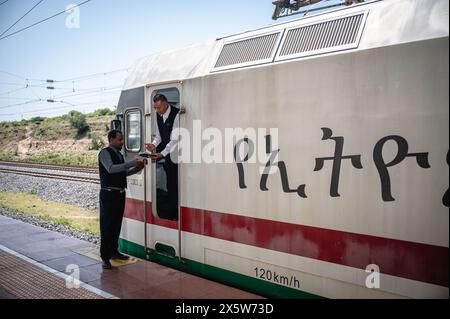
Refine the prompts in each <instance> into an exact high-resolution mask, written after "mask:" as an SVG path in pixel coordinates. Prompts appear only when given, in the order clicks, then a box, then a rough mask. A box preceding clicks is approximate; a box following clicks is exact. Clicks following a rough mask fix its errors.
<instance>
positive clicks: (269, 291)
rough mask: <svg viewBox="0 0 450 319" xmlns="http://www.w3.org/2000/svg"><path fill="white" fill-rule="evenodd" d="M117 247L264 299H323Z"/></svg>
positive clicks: (125, 245) (139, 248)
mask: <svg viewBox="0 0 450 319" xmlns="http://www.w3.org/2000/svg"><path fill="white" fill-rule="evenodd" d="M119 245H120V250H121V251H122V252H123V253H126V254H129V255H132V256H135V257H137V258H141V259H146V260H149V261H152V262H156V263H158V264H161V265H164V266H167V267H170V268H174V269H177V270H180V271H184V272H187V273H190V274H194V275H199V276H202V277H204V278H208V279H211V280H214V281H218V282H222V283H224V284H227V285H230V286H233V287H236V288H240V289H245V290H247V291H251V292H253V293H256V294H260V295H263V296H266V297H271V298H302V299H319V298H323V297H320V296H317V295H313V294H310V293H307V292H304V291H300V290H297V289H292V288H289V287H285V286H281V285H277V284H274V283H271V282H267V281H264V280H261V279H257V278H252V277H249V276H245V275H242V274H239V273H236V272H233V271H229V270H225V269H222V268H218V267H214V266H210V265H207V264H203V263H199V262H197V261H194V260H190V259H184V258H183V261H184V262H183V263H180V262H179V259H178V258H173V257H169V256H166V255H163V254H160V253H157V252H156V251H155V250H153V249H148V254H146V253H145V248H144V247H143V246H141V245H138V244H135V243H133V242H130V241H127V240H125V239H120V240H119Z"/></svg>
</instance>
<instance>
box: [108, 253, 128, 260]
mask: <svg viewBox="0 0 450 319" xmlns="http://www.w3.org/2000/svg"><path fill="white" fill-rule="evenodd" d="M111 259H116V260H128V259H130V257H129V256H127V255H123V254H121V253H117V254H115V255H113V256H112V257H111Z"/></svg>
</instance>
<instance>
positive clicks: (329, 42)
mask: <svg viewBox="0 0 450 319" xmlns="http://www.w3.org/2000/svg"><path fill="white" fill-rule="evenodd" d="M367 13H368V12H362V13H361V12H360V13H358V14H353V15H350V16H345V17H341V18H339V19H334V20H331V21H325V22H318V23H314V24H309V25H303V26H301V27H294V28H290V29H287V30H286V34H285V36H284V38H283V42H282V44H281V48H280V50H279V52H278V55H277V57H276V59H275V60H276V61H280V60H287V59H292V58H298V57H304V56H310V55H315V54H321V53H328V52H335V51H341V50H348V49H354V48H357V47H358V45H359V40H360V39H361V35H362V31H363V29H364V24H365V20H366V18H367Z"/></svg>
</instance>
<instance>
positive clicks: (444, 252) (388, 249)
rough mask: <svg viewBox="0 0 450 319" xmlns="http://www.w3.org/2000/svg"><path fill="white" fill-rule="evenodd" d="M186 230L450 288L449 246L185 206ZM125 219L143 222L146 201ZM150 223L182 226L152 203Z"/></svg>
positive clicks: (129, 205) (133, 203)
mask: <svg viewBox="0 0 450 319" xmlns="http://www.w3.org/2000/svg"><path fill="white" fill-rule="evenodd" d="M181 213H182V217H183V218H182V230H183V231H186V232H191V233H194V234H199V235H204V236H209V237H213V238H218V239H222V240H227V241H232V242H236V243H240V244H246V245H251V246H256V247H260V248H265V249H270V250H275V251H279V252H284V253H288V254H292V255H297V256H303V257H308V258H313V259H318V260H322V261H326V262H331V263H335V264H340V265H344V266H349V267H354V268H359V269H366V267H367V266H368V265H370V264H376V265H378V266H379V267H380V270H381V272H382V273H384V274H387V275H392V276H396V277H402V278H408V279H412V280H417V281H423V282H427V283H431V284H436V285H440V286H445V287H448V283H449V282H448V269H449V265H448V248H447V247H440V246H433V245H427V244H421V243H414V242H407V241H402V240H396V239H389V238H383V237H375V236H369V235H364V234H355V233H349V232H342V231H337V230H331V229H324V228H317V227H310V226H303V225H296V224H289V223H284V222H278V221H271V220H265V219H259V218H254V217H245V216H239V215H233V214H226V213H219V212H212V211H207V210H202V209H194V208H187V207H182V208H181ZM125 217H127V218H130V219H135V220H138V221H144V207H143V203H142V201H139V200H134V199H128V198H127V202H126V206H125ZM147 223H149V224H154V225H158V226H162V227H168V228H172V229H177V228H178V226H177V225H178V224H177V222H172V221H167V220H163V219H160V218H155V217H154V216H153V214H152V205H151V203H147Z"/></svg>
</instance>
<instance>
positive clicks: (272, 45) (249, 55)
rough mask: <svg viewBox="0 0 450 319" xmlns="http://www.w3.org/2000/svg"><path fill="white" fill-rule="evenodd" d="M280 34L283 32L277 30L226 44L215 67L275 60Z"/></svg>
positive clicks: (221, 67) (220, 67)
mask: <svg viewBox="0 0 450 319" xmlns="http://www.w3.org/2000/svg"><path fill="white" fill-rule="evenodd" d="M280 34H281V32H277V33H272V34H268V35H264V36H260V37H256V38H251V39H246V40H242V41H238V42H232V43H227V44H225V45H224V46H223V48H222V51H221V52H220V55H219V58H218V59H217V62H216V65H215V66H214V69H223V68H229V67H230V66H238V65H239V66H244V65H253V64H257V63H263V62H271V61H273V57H274V55H275V49H276V46H277V44H278V42H279V40H280Z"/></svg>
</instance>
